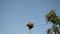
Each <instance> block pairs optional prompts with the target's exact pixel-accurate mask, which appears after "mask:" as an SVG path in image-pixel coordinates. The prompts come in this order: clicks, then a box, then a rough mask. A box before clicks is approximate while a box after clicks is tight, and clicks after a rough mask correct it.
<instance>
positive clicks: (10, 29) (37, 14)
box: [0, 0, 60, 34]
mask: <svg viewBox="0 0 60 34" xmlns="http://www.w3.org/2000/svg"><path fill="white" fill-rule="evenodd" d="M51 9H55V10H56V13H57V15H58V16H60V15H59V14H60V0H0V34H16V33H17V34H28V28H27V27H26V24H27V22H28V21H30V20H31V21H32V22H34V24H35V25H34V28H33V29H32V34H46V30H47V29H48V28H51V26H52V24H46V23H47V22H46V19H45V15H46V14H47V13H48V12H49V11H50V10H51Z"/></svg>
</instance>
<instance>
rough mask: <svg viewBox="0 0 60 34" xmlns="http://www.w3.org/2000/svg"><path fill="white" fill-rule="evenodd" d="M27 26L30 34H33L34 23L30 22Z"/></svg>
mask: <svg viewBox="0 0 60 34" xmlns="http://www.w3.org/2000/svg"><path fill="white" fill-rule="evenodd" d="M26 26H27V27H28V34H31V29H32V28H33V27H34V24H33V23H32V22H28V24H27V25H26Z"/></svg>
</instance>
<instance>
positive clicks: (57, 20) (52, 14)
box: [46, 10, 60, 34]
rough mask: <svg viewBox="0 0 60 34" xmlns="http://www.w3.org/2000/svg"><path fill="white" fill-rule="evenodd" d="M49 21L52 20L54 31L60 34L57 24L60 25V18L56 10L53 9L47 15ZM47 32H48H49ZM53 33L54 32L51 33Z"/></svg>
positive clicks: (49, 30)
mask: <svg viewBox="0 0 60 34" xmlns="http://www.w3.org/2000/svg"><path fill="white" fill-rule="evenodd" d="M46 19H47V21H49V22H51V23H52V24H53V26H52V28H51V29H52V32H54V33H55V34H60V32H59V30H58V27H57V25H60V18H59V17H58V16H57V15H56V13H55V10H51V11H50V12H49V13H48V14H47V15H46ZM51 29H48V30H47V32H49V33H50V32H51ZM49 33H47V34H49ZM50 34H52V33H50Z"/></svg>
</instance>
